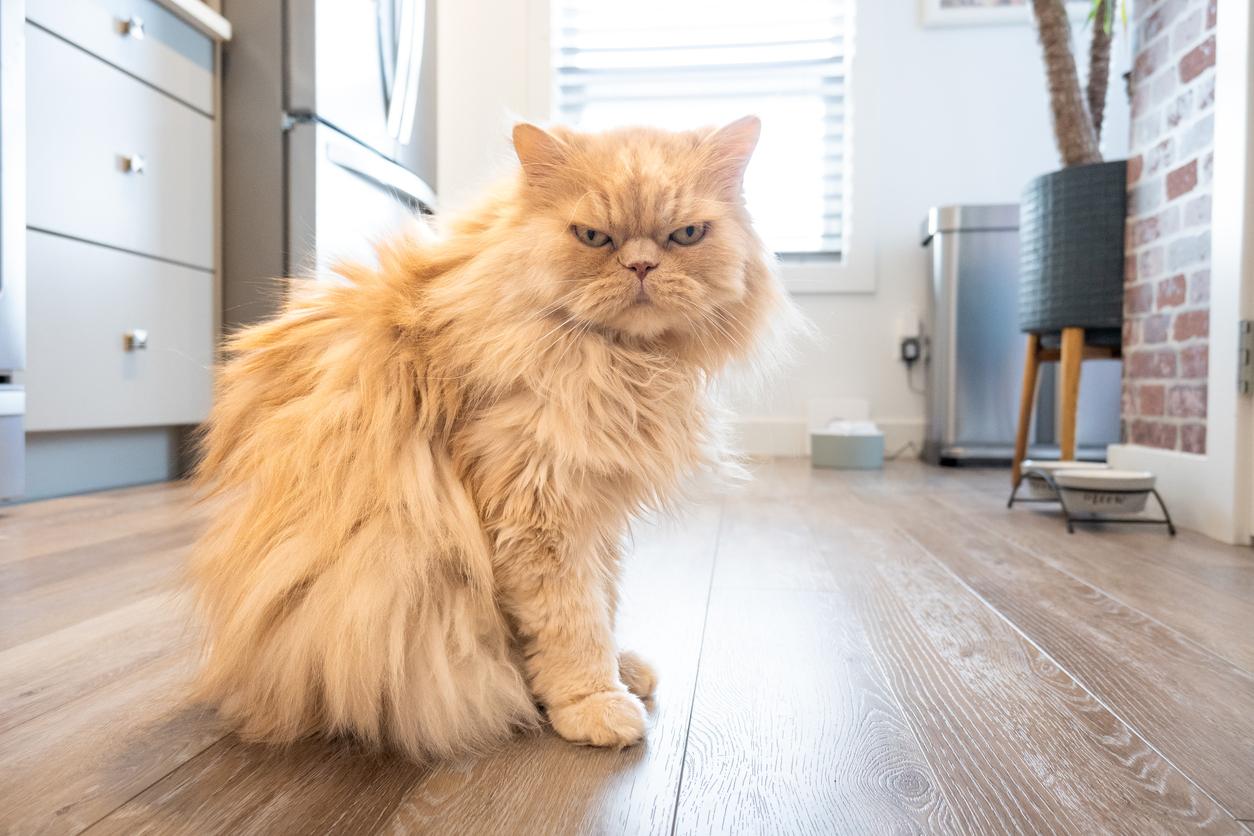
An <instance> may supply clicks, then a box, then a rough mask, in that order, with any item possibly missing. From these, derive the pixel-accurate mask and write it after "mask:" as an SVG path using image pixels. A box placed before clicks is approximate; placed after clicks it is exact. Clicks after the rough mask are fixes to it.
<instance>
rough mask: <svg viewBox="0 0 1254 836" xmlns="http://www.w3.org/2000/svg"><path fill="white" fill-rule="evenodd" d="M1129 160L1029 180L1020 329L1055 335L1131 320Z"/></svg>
mask: <svg viewBox="0 0 1254 836" xmlns="http://www.w3.org/2000/svg"><path fill="white" fill-rule="evenodd" d="M1127 179H1128V164H1127V161H1125V160H1119V161H1116V162H1108V163H1095V164H1093V165H1081V166H1073V167H1071V168H1064V169H1063V170H1062V171H1055V172H1053V173H1051V174H1046V175H1043V176H1041V177H1037V178H1036V179H1035V180H1033V181H1032V182H1030V183H1028V186H1027V189H1025V190H1024V192H1023V202H1022V204H1021V206H1020V209H1019V267H1020V269H1019V328H1020V330H1022V331H1025V332H1028V333H1036V334H1048V333H1054V332H1057V331H1061V330H1062V329H1063V328H1084V329H1085V330H1088V331H1097V330H1106V329H1115V330H1118V329H1119V328H1121V327H1122V325H1123V270H1124V266H1123V244H1124V226H1125V222H1126V219H1127V214H1128V191H1127V188H1128V187H1127Z"/></svg>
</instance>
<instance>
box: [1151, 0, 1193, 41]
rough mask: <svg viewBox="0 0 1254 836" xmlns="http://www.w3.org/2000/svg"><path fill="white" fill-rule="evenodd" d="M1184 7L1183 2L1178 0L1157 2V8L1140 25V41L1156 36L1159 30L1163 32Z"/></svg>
mask: <svg viewBox="0 0 1254 836" xmlns="http://www.w3.org/2000/svg"><path fill="white" fill-rule="evenodd" d="M1183 8H1184V3H1182V2H1180V0H1167V2H1164V3H1160V4H1158V8H1156V9H1154V11H1153V12H1152V13H1151V14H1150V16H1149V17H1148V18H1146V19H1145V23H1144V24H1143V25H1142V26H1141V43H1148V42H1149V41H1152V40H1153V39H1154V38H1155V37H1157V36H1158V34H1159V33H1160V32H1164V31H1166V29H1167V26H1168V24H1170V23H1171V22H1172V21H1173V20H1175V19H1176V17H1178V16H1179V14H1180V12H1181V11H1182V10H1183Z"/></svg>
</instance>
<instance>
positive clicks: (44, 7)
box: [26, 0, 214, 113]
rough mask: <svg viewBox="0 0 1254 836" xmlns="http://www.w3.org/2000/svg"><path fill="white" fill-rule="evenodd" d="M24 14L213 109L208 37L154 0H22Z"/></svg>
mask: <svg viewBox="0 0 1254 836" xmlns="http://www.w3.org/2000/svg"><path fill="white" fill-rule="evenodd" d="M26 19H27V20H29V21H31V22H32V23H36V24H38V25H39V26H42V27H43V28H45V29H47V30H49V31H51V32H55V33H56V34H57V35H59V36H61V37H62V38H65V39H66V40H67V41H70V42H71V43H73V44H75V45H76V46H78V47H80V48H82V49H85V50H87V51H88V52H90V53H92V54H93V55H96V56H98V57H100V58H101V59H103V60H105V61H108V62H109V63H110V64H113V65H114V66H116V67H120V68H121V69H123V70H125V71H126V72H128V73H131V74H132V75H134V76H136V77H138V78H141V79H143V80H144V81H146V82H148V83H149V84H151V85H152V86H153V87H156V88H158V89H161V90H164V91H165V92H167V93H169V94H170V95H171V96H176V97H177V98H180V99H182V100H183V101H185V102H187V103H188V104H189V105H191V106H192V107H195V108H197V109H199V110H203V111H204V112H205V113H212V112H213V61H214V55H213V42H212V41H211V40H210V39H209V38H208V37H206V36H205V35H203V34H201V33H200V32H197V31H196V30H195V29H194V28H193V27H192V26H190V25H189V24H187V23H185V22H184V21H182V20H179V19H178V17H176V16H175V15H174V14H173V13H172V12H170V11H168V10H166V9H164V8H162V7H161V6H160V5H159V4H157V3H155V2H153V0H26Z"/></svg>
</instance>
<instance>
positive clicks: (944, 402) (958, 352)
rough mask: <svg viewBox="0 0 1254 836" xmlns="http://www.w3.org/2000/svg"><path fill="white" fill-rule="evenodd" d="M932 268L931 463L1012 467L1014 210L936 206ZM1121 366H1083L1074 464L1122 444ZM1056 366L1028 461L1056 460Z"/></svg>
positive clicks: (1049, 373)
mask: <svg viewBox="0 0 1254 836" xmlns="http://www.w3.org/2000/svg"><path fill="white" fill-rule="evenodd" d="M923 245H924V246H925V247H927V249H928V255H929V257H930V259H929V260H930V263H931V287H930V292H929V317H928V318H929V322H930V324H929V333H928V350H927V434H926V440H925V443H924V449H923V457H924V458H925V459H926V460H927V461H929V462H931V463H933V464H949V465H958V464H1008V463H1009V462H1010V459H1011V456H1012V454H1013V452H1014V436H1015V423H1016V420H1017V418H1018V415H1017V411H1018V409H1019V387H1020V384H1021V381H1022V380H1023V352H1024V342H1025V340H1024V336H1023V334H1022V333H1020V331H1019V208H1018V206H1017V205H1016V204H996V205H978V206H938V207H935V208H933V209H932V210H931V211H929V212H928V217H927V220H926V221H925V222H924V225H923ZM1120 369H1121V367H1120V364H1119V362H1118V361H1104V362H1090V363H1085V365H1084V371H1083V374H1082V377H1081V390H1080V407H1079V414H1078V415H1077V419H1076V433H1077V438H1078V440H1079V445H1080V447H1079V450H1078V451H1077V455H1078V457H1080V458H1085V459H1095V460H1103V459H1104V458H1105V455H1106V445H1107V444H1111V443H1114V442H1116V441H1118V440H1119V390H1120V374H1121V371H1120ZM1056 379H1057V378H1056V375H1055V374H1054V366H1053V365H1052V364H1049V365H1046V366H1044V367H1043V368H1042V370H1041V376H1040V384H1039V385H1040V387H1041V388H1040V390H1039V394H1038V396H1037V409H1036V415H1035V417H1034V422H1033V430H1032V435H1031V436H1030V440H1031V442H1032V448H1031V455H1032V456H1033V457H1034V458H1051V457H1053V458H1056V457H1057V455H1058V449H1057V447H1056V446H1055V438H1054V427H1055V409H1056V404H1057V398H1056V396H1055V395H1056V393H1055V388H1056V383H1055V381H1056Z"/></svg>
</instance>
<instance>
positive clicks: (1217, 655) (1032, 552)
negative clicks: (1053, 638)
mask: <svg viewBox="0 0 1254 836" xmlns="http://www.w3.org/2000/svg"><path fill="white" fill-rule="evenodd" d="M946 506H947V507H950V508H952V507H953V506H951V505H948V504H947V503H946ZM963 517H964V519H966V520H967V521H968V522H970V523H973V524H974V525H977V526H979V527H980V528H981V529H983V530H984V532H986V533H987V534H989V535H991V536H993V537H996V538H997V539H998V540H1000V541H1001V542H1003V543H1006V544H1007V545H1008V546H1010V547H1011V548H1013V549H1017V550H1018V551H1020V552H1023V553H1024V554H1026V555H1028V556H1029V557H1031V558H1032V559H1034V560H1036V561H1038V562H1039V563H1042V564H1044V565H1045V566H1046V567H1047V568H1049V569H1051V570H1053V571H1055V572H1058V573H1060V574H1063V575H1066V576H1067V577H1068V578H1071V579H1072V580H1073V581H1075V582H1076V583H1080V584H1083V585H1084V586H1086V587H1088V588H1089V589H1092V590H1094V591H1096V592H1099V593H1101V594H1102V595H1104V596H1106V597H1107V598H1109V599H1110V600H1111V601H1114V602H1115V603H1116V604H1118V605H1119V606H1121V607H1123V608H1124V609H1127V610H1129V611H1130V612H1134V613H1136V614H1137V615H1139V616H1141V617H1143V618H1145V619H1146V620H1147V621H1151V622H1153V623H1154V624H1157V625H1158V626H1159V627H1161V628H1163V629H1164V630H1167V631H1169V632H1171V633H1172V634H1173V635H1175V636H1176V637H1177V638H1179V639H1180V640H1181V641H1182V642H1184V643H1185V644H1188V645H1192V646H1193V647H1194V648H1196V649H1197V650H1200V651H1202V652H1203V653H1205V654H1206V655H1208V656H1212V657H1214V658H1215V659H1218V660H1219V661H1221V662H1223V663H1224V664H1225V665H1229V666H1231V667H1232V668H1234V669H1236V670H1238V671H1241V672H1242V673H1244V674H1245V675H1246V676H1249V677H1252V678H1254V670H1249V669H1248V668H1246V667H1245V665H1241V664H1238V663H1236V662H1234V661H1232V660H1231V659H1229V658H1228V657H1227V656H1224V655H1223V654H1222V653H1219V652H1218V651H1216V650H1214V649H1213V648H1209V647H1207V646H1206V645H1204V644H1202V643H1201V642H1199V641H1197V640H1196V639H1194V638H1193V637H1192V636H1189V635H1186V634H1185V633H1182V632H1180V631H1179V630H1177V629H1176V628H1175V627H1172V626H1171V625H1170V624H1167V623H1165V622H1163V621H1162V620H1160V619H1158V618H1157V617H1155V616H1153V615H1150V614H1149V613H1147V612H1145V611H1144V610H1142V609H1140V608H1139V607H1136V606H1133V605H1132V604H1129V603H1127V602H1126V601H1124V600H1123V599H1122V598H1120V597H1119V596H1118V595H1116V594H1114V593H1113V592H1108V591H1107V590H1105V589H1102V588H1101V587H1100V586H1097V585H1095V584H1093V583H1091V582H1090V581H1087V580H1085V579H1084V578H1082V577H1080V576H1079V575H1076V574H1075V573H1073V572H1072V571H1071V570H1069V569H1065V568H1063V567H1061V566H1058V565H1056V564H1055V563H1053V562H1052V561H1050V560H1048V559H1047V558H1045V557H1042V556H1041V555H1040V554H1039V553H1038V552H1037V550H1036V549H1033V548H1030V547H1028V546H1025V545H1021V544H1019V543H1016V542H1015V541H1013V540H1011V539H1010V538H1009V537H1007V536H1006V535H1005V534H1003V533H1002V532H1000V531H998V530H997V529H995V528H993V527H992V526H991V525H989V524H988V523H987V522H985V521H983V520H981V519H978V518H975V517H971V516H967V515H965V514H964V515H963Z"/></svg>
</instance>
